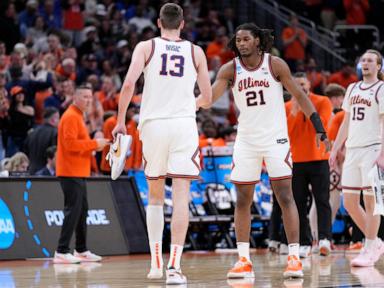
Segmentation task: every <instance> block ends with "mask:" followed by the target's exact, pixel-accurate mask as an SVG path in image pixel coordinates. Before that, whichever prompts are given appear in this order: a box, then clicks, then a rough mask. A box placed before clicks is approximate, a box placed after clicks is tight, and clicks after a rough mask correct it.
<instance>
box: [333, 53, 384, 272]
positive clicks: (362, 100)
mask: <svg viewBox="0 0 384 288" xmlns="http://www.w3.org/2000/svg"><path fill="white" fill-rule="evenodd" d="M360 63H361V67H362V74H363V81H359V82H355V83H352V84H350V85H349V86H348V88H347V92H346V94H345V98H344V102H343V106H342V108H343V109H344V110H345V116H344V120H343V123H342V124H341V126H340V129H339V132H338V134H337V137H336V140H335V143H334V145H333V148H332V152H331V155H330V158H329V162H330V165H331V167H334V166H335V165H336V155H337V153H338V151H339V150H340V149H341V147H342V145H343V144H344V142H345V147H346V155H345V160H344V165H343V172H342V177H341V185H342V191H343V195H344V206H345V208H346V209H347V211H348V213H349V215H350V216H351V217H352V219H353V221H354V222H355V223H356V225H357V226H358V227H359V228H360V230H361V231H362V232H363V233H364V235H365V239H366V240H365V245H364V248H363V249H362V250H361V252H360V254H359V255H358V256H357V257H356V258H354V259H353V260H352V261H351V265H352V266H361V267H365V266H373V265H374V264H375V262H376V261H377V260H378V259H379V258H380V256H381V255H382V254H383V252H384V245H383V242H382V241H381V240H380V239H379V238H377V232H378V230H379V226H380V215H375V216H374V215H373V210H374V206H375V199H374V195H373V191H372V188H371V183H370V181H369V178H368V172H369V171H370V170H371V168H372V167H373V166H374V164H375V163H377V164H378V165H379V167H381V168H384V151H383V147H384V146H383V145H382V141H383V139H384V137H383V133H384V131H383V130H382V129H383V128H382V126H383V122H384V121H383V119H384V118H383V115H384V82H383V74H382V72H380V71H381V67H382V65H383V58H382V56H381V55H380V53H379V52H377V51H376V50H367V51H366V52H365V53H364V54H363V56H362V57H361V58H360ZM360 190H363V195H364V206H365V210H364V209H363V208H362V207H361V205H360Z"/></svg>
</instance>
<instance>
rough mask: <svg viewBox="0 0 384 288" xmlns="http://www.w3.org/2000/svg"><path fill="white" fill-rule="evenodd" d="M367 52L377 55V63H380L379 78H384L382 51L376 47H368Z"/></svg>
mask: <svg viewBox="0 0 384 288" xmlns="http://www.w3.org/2000/svg"><path fill="white" fill-rule="evenodd" d="M365 53H371V54H375V55H376V56H377V64H379V65H380V70H379V72H378V73H377V78H379V80H384V73H383V71H382V69H383V56H381V54H380V52H379V51H377V50H375V49H368V50H367V51H365Z"/></svg>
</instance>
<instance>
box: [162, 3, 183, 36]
mask: <svg viewBox="0 0 384 288" xmlns="http://www.w3.org/2000/svg"><path fill="white" fill-rule="evenodd" d="M181 21H183V9H181V7H180V6H179V5H177V4H175V3H167V4H165V5H163V7H161V9H160V22H161V25H162V26H163V28H164V29H169V30H174V29H178V28H179V27H180V23H181Z"/></svg>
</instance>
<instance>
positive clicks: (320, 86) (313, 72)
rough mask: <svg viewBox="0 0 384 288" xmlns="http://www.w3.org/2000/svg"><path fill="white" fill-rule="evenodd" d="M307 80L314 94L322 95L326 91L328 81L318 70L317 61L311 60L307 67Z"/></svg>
mask: <svg viewBox="0 0 384 288" xmlns="http://www.w3.org/2000/svg"><path fill="white" fill-rule="evenodd" d="M306 73H307V79H308V80H309V82H310V83H311V89H312V91H313V92H314V93H318V94H322V93H323V92H324V89H325V85H326V79H325V77H324V75H323V73H321V72H320V71H318V70H317V64H316V60H315V59H314V58H309V59H308V62H307V66H306Z"/></svg>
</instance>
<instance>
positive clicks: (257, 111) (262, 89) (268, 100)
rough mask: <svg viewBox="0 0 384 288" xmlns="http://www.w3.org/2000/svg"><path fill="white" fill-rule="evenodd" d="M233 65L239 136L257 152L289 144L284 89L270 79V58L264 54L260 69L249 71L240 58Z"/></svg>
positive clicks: (272, 77) (273, 77) (276, 81)
mask: <svg viewBox="0 0 384 288" xmlns="http://www.w3.org/2000/svg"><path fill="white" fill-rule="evenodd" d="M234 65H235V75H234V83H233V87H232V91H233V95H234V98H235V103H236V106H237V107H238V109H239V110H240V115H239V117H238V122H239V123H238V136H245V137H246V138H247V141H250V142H251V143H254V144H255V145H256V147H258V148H259V149H264V148H268V147H269V146H271V145H276V144H285V143H288V142H289V139H288V130H287V117H286V113H285V106H284V98H283V86H282V84H281V83H280V81H278V80H277V79H276V77H275V76H274V75H273V72H272V69H271V65H272V63H271V56H270V55H269V54H268V53H264V54H263V57H262V60H261V64H260V65H259V67H257V68H255V69H252V70H250V69H248V68H247V67H246V66H245V65H244V64H243V63H242V61H241V59H240V58H239V57H237V58H235V59H234Z"/></svg>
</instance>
